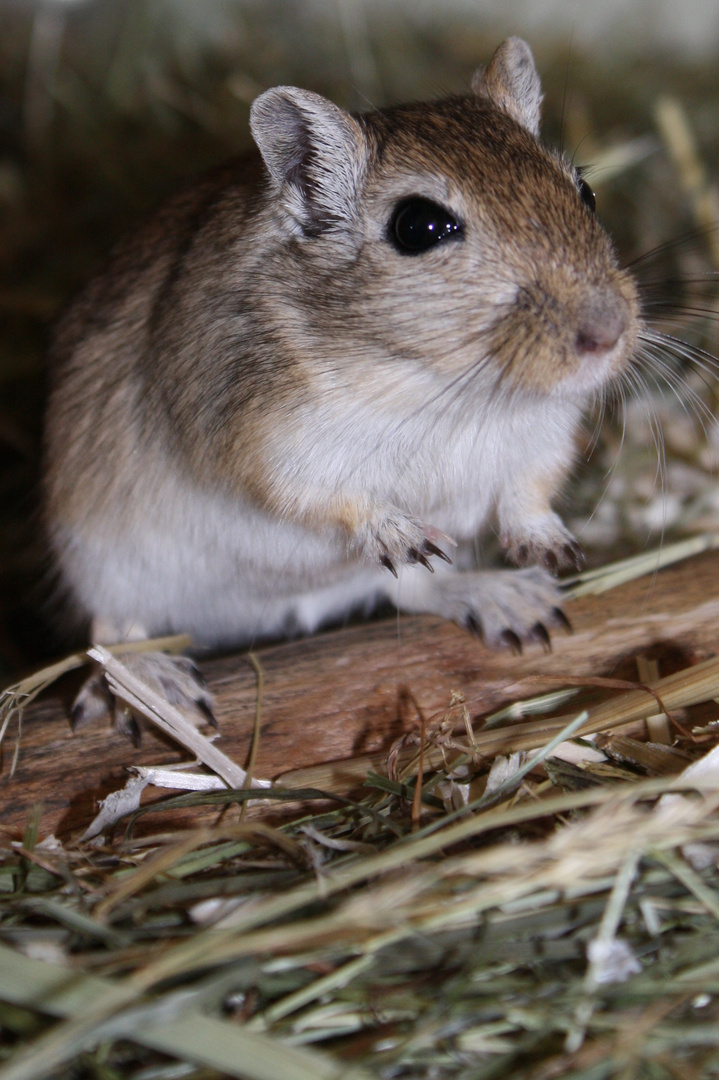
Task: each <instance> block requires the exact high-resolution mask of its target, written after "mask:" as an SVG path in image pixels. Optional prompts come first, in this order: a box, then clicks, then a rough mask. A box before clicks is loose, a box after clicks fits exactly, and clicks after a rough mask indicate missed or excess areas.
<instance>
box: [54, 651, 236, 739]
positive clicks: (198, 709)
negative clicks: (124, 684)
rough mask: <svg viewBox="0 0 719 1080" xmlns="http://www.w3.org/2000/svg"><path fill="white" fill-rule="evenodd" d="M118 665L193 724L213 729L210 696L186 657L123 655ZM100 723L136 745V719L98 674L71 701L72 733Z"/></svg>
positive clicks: (138, 731) (137, 729)
mask: <svg viewBox="0 0 719 1080" xmlns="http://www.w3.org/2000/svg"><path fill="white" fill-rule="evenodd" d="M122 662H123V664H125V665H126V667H128V668H129V669H130V670H131V671H132V673H133V674H134V675H135V676H136V677H137V678H138V679H140V680H141V681H142V682H144V683H146V684H147V685H148V686H149V687H150V688H151V689H152V690H154V691H155V692H156V693H158V694H160V695H161V696H162V697H163V698H165V700H166V701H168V702H169V703H170V704H171V705H175V706H177V708H179V709H181V711H182V712H183V713H184V714H185V715H186V716H187V718H188V719H189V720H191V721H192V722H193V723H194V724H196V725H197V726H199V725H200V724H204V723H209V724H211V725H212V727H217V722H216V720H215V717H214V715H213V712H212V708H213V699H212V694H211V693H210V691H209V690H208V688H207V683H206V682H205V679H204V676H203V675H202V672H201V671H200V670H199V668H198V667H197V665H196V664H195V663H193V661H192V660H190V659H189V658H188V657H186V656H168V655H167V654H166V653H161V652H127V653H123V655H122ZM101 720H104V721H105V722H107V723H111V722H112V723H114V727H115V728H116V730H117V731H119V732H120V734H122V735H124V736H125V737H126V738H128V739H129V740H130V741H131V742H132V743H133V744H134V745H135V746H138V745H139V744H140V741H141V738H142V733H141V728H140V725H139V723H138V721H137V718H136V717H135V715H134V713H133V712H132V710H131V709H130V708H129V707H128V706H127V705H126V704H125V702H124V701H123V700H122V699H121V698H119V697H117V698H116V697H115V696H114V694H112V693H111V692H110V689H109V687H108V685H107V683H106V681H105V678H104V675H103V674H102V672H99V671H98V672H96V673H95V674H94V675H91V676H90V678H89V679H87V680H86V682H85V683H84V684H83V686H82V687H81V689H80V692H79V694H78V695H77V697H76V698H75V701H74V703H73V707H72V713H71V724H72V729H73V731H76V730H77V729H78V728H80V727H84V726H85V725H87V724H92V723H96V722H98V721H101Z"/></svg>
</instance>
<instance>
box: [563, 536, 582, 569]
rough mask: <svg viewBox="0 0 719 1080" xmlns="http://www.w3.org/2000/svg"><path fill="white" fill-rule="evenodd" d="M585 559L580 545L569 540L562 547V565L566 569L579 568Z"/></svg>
mask: <svg viewBox="0 0 719 1080" xmlns="http://www.w3.org/2000/svg"><path fill="white" fill-rule="evenodd" d="M586 561H587V559H586V556H585V554H584V552H583V551H582V548H581V545H580V544H578V543H577V541H576V540H569V541H568V542H567V543H566V544H565V545H564V546H563V548H562V559H561V562H562V566H563V567H565V568H566V569H567V570H581V569H582V568H583V566H584V564H585V562H586Z"/></svg>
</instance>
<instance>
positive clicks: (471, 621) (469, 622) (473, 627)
mask: <svg viewBox="0 0 719 1080" xmlns="http://www.w3.org/2000/svg"><path fill="white" fill-rule="evenodd" d="M464 625H465V626H466V627H467V629H468V630H469V632H470V634H472V635H473V636H474V637H476V638H481V637H482V624H481V623H480V621H479V619H478V618H477V616H476V615H475V614H473V612H471V611H470V612H468V613H467V617H466V619H465V620H464Z"/></svg>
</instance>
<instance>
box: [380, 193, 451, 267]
mask: <svg viewBox="0 0 719 1080" xmlns="http://www.w3.org/2000/svg"><path fill="white" fill-rule="evenodd" d="M461 231H462V230H461V226H460V224H459V222H458V221H457V219H456V218H455V217H453V216H452V215H451V214H450V213H449V211H448V210H445V209H444V207H443V206H438V205H437V203H434V202H432V201H431V200H430V199H422V198H420V196H419V195H414V196H412V197H411V198H409V199H403V200H402V202H401V203H400V204H399V206H398V207H397V209H396V210H395V212H394V214H393V215H392V219H391V220H390V223H389V239H390V240H391V242H392V243H393V244H394V246H395V247H396V248H397V250H398V251H401V252H402V254H403V255H420V254H421V253H422V252H423V251H429V249H430V248H433V247H435V245H436V244H439V243H441V242H442V240H446V239H447V237H448V236H456V235H457V234H459V233H461Z"/></svg>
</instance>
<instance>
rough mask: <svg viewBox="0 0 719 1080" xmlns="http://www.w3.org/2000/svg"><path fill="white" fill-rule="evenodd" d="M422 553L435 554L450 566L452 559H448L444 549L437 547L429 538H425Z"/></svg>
mask: <svg viewBox="0 0 719 1080" xmlns="http://www.w3.org/2000/svg"><path fill="white" fill-rule="evenodd" d="M422 553H423V554H424V555H436V556H437V558H438V559H442V561H443V562H446V563H449V564H450V566H451V564H452V560H451V559H450V557H449V555H447V553H446V552H445V551H442V549H441V548H439V547H437V545H436V544H433V543H432V541H431V540H425V542H424V545H423V547H422ZM430 569H431V567H430Z"/></svg>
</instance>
